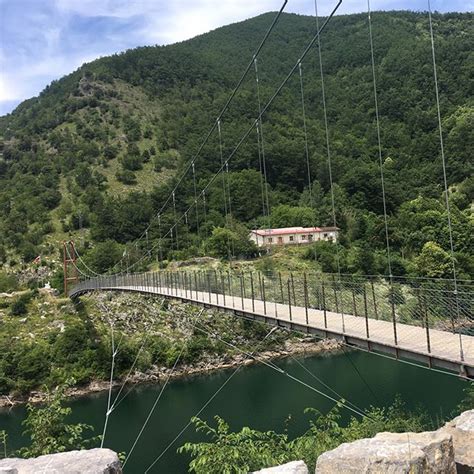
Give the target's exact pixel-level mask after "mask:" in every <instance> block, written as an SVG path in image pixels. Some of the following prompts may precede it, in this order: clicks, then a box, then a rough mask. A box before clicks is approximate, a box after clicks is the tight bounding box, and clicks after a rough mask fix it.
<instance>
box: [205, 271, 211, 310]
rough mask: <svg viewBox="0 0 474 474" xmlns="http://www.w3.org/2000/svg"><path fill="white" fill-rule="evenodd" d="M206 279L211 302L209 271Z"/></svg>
mask: <svg viewBox="0 0 474 474" xmlns="http://www.w3.org/2000/svg"><path fill="white" fill-rule="evenodd" d="M206 279H207V292H208V294H209V303H210V302H211V277H210V276H209V272H206Z"/></svg>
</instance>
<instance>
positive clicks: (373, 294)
mask: <svg viewBox="0 0 474 474" xmlns="http://www.w3.org/2000/svg"><path fill="white" fill-rule="evenodd" d="M370 286H371V287H372V300H373V302H374V314H375V319H379V312H378V310H377V299H376V298H375V287H374V281H373V280H370Z"/></svg>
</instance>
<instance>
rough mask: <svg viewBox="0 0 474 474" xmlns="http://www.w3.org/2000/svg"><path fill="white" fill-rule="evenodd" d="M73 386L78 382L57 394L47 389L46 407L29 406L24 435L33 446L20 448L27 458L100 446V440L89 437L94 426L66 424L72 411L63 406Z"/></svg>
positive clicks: (57, 389)
mask: <svg viewBox="0 0 474 474" xmlns="http://www.w3.org/2000/svg"><path fill="white" fill-rule="evenodd" d="M73 383H74V380H70V381H69V382H67V383H66V384H63V385H60V386H59V387H56V389H54V390H53V391H51V390H49V389H47V391H46V403H45V405H44V406H37V405H33V404H28V405H27V407H26V409H27V417H26V419H25V421H24V422H23V425H24V426H25V427H26V430H25V432H24V434H25V435H28V436H29V438H30V440H31V444H30V446H28V447H25V448H22V449H20V451H19V452H20V454H21V455H22V456H23V457H25V458H28V457H36V456H42V455H44V454H53V453H60V452H64V451H71V450H74V449H84V448H87V447H90V446H91V445H93V444H94V443H97V441H98V440H99V437H95V438H88V439H87V438H85V434H86V433H87V432H88V431H93V427H92V426H90V425H86V424H84V423H77V424H68V423H66V418H67V417H68V416H69V415H70V414H71V411H72V410H71V408H66V407H64V406H63V405H64V401H65V392H66V389H67V388H69V387H70V386H71V385H73Z"/></svg>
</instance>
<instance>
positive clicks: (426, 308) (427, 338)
mask: <svg viewBox="0 0 474 474" xmlns="http://www.w3.org/2000/svg"><path fill="white" fill-rule="evenodd" d="M421 304H422V308H423V316H424V319H425V328H426V348H427V350H428V353H430V352H431V340H430V325H429V320H428V306H427V304H426V299H425V296H424V295H423V297H422V301H421Z"/></svg>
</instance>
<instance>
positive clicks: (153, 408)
mask: <svg viewBox="0 0 474 474" xmlns="http://www.w3.org/2000/svg"><path fill="white" fill-rule="evenodd" d="M186 345H187V344H186V343H185V344H183V345H182V347H181V350H180V351H179V354H178V356H177V357H176V360H175V361H174V364H173V367H172V368H171V371H170V372H169V373H168V376H167V377H166V380H165V383H164V384H163V386H162V387H161V390H160V391H159V392H158V396H157V397H156V399H155V401H154V403H153V405H152V407H151V409H150V411H149V412H148V416H147V417H146V419H145V421H144V423H143V425H142V427H141V429H140V431H139V432H138V435H137V437H136V438H135V441H134V442H133V444H132V447H131V448H130V451H129V452H128V454H127V457H126V458H125V461H124V462H123V465H122V468H125V465H126V464H127V462H128V460H129V459H130V456H131V455H132V453H133V450H134V449H135V446H136V445H137V443H138V440H139V439H140V437H141V435H142V434H143V431H145V428H146V426H147V424H148V422H149V421H150V418H151V417H152V415H153V413H154V411H155V408H156V406H157V405H158V402H159V401H160V400H161V396H162V395H163V392H164V391H165V388H166V386H167V385H168V382H169V381H170V378H171V375H172V374H173V372H174V371H175V369H176V366H177V365H178V362H179V360H180V359H181V355H182V354H183V351H184V348H185V347H186Z"/></svg>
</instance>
